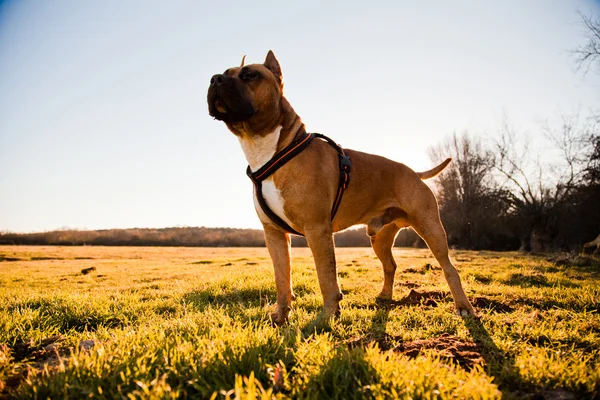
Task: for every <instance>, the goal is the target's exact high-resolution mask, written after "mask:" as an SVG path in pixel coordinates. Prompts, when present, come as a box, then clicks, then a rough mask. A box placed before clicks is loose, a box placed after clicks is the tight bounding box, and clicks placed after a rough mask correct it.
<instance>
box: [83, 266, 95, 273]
mask: <svg viewBox="0 0 600 400" xmlns="http://www.w3.org/2000/svg"><path fill="white" fill-rule="evenodd" d="M95 270H96V267H89V268H84V269H82V270H81V273H82V274H83V275H87V274H89V273H90V272H94V271H95Z"/></svg>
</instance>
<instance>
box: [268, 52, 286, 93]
mask: <svg viewBox="0 0 600 400" xmlns="http://www.w3.org/2000/svg"><path fill="white" fill-rule="evenodd" d="M263 65H264V66H265V67H267V68H268V69H269V70H270V71H271V72H272V73H273V75H275V78H277V80H278V81H279V83H280V84H282V85H283V74H282V73H281V66H280V65H279V61H277V58H276V57H275V54H273V50H269V52H268V53H267V58H266V59H265V63H264V64H263Z"/></svg>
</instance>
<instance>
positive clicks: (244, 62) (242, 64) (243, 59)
mask: <svg viewBox="0 0 600 400" xmlns="http://www.w3.org/2000/svg"><path fill="white" fill-rule="evenodd" d="M244 64H246V56H244V57H242V63H241V64H240V68H242V67H243V66H244Z"/></svg>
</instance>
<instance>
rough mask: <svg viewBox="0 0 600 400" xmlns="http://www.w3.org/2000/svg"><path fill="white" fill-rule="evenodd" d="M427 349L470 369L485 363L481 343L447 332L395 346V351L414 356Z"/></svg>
mask: <svg viewBox="0 0 600 400" xmlns="http://www.w3.org/2000/svg"><path fill="white" fill-rule="evenodd" d="M426 349H431V350H435V351H436V353H438V354H439V355H440V356H441V357H443V358H446V359H450V360H454V361H455V362H457V363H458V364H459V365H461V366H462V367H464V368H469V369H470V368H472V367H473V366H475V365H483V364H485V360H484V359H483V357H482V355H481V349H482V347H481V345H479V344H477V343H475V342H471V341H465V340H462V339H459V338H457V337H456V336H451V335H449V334H447V333H444V334H442V335H440V336H439V337H437V338H435V339H422V340H415V341H412V342H403V343H400V344H399V345H398V346H396V347H394V351H396V352H400V353H402V354H404V355H406V356H408V357H412V358H414V357H417V356H418V355H419V354H420V353H421V351H422V350H426Z"/></svg>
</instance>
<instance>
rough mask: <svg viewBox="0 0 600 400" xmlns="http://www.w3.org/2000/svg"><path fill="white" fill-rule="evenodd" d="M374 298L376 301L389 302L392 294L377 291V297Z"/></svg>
mask: <svg viewBox="0 0 600 400" xmlns="http://www.w3.org/2000/svg"><path fill="white" fill-rule="evenodd" d="M375 300H376V301H377V302H382V303H385V302H390V301H391V300H392V294H391V293H384V292H381V293H379V294H378V295H377V297H376V298H375Z"/></svg>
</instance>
